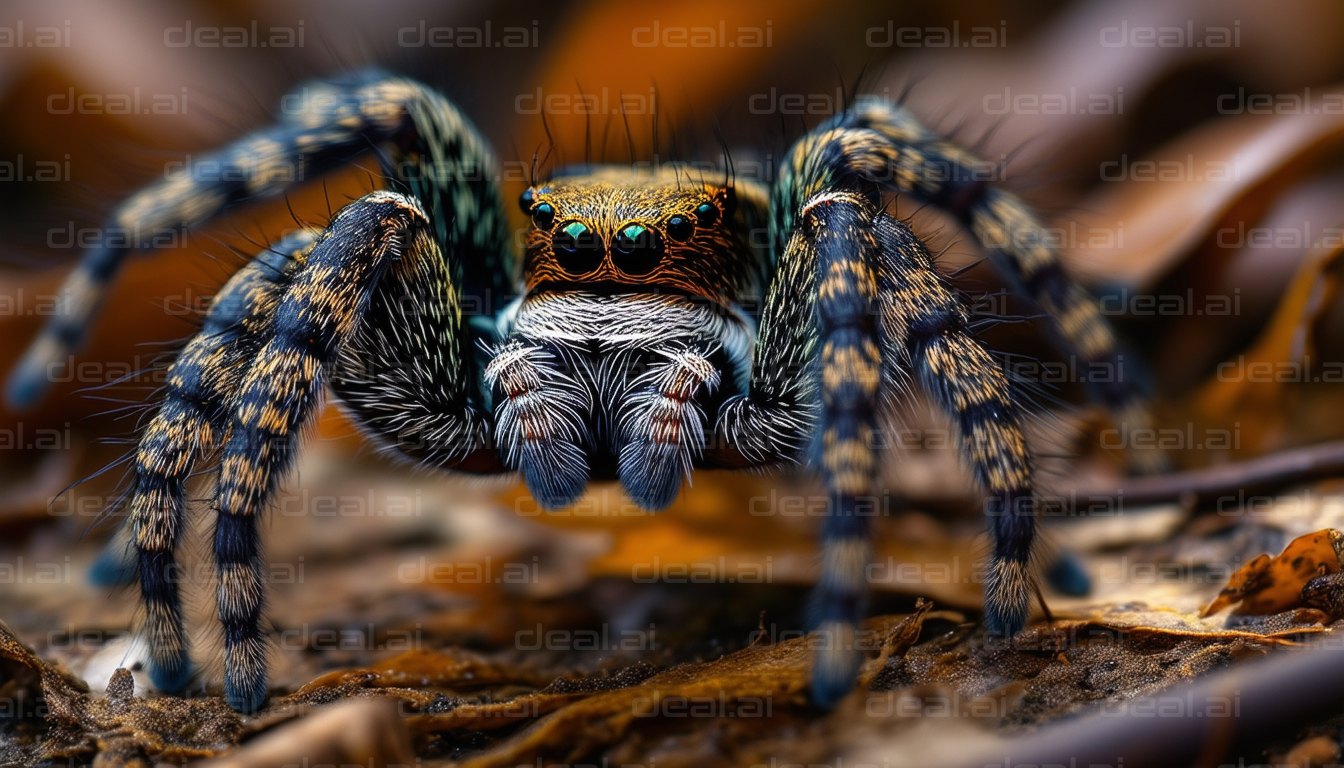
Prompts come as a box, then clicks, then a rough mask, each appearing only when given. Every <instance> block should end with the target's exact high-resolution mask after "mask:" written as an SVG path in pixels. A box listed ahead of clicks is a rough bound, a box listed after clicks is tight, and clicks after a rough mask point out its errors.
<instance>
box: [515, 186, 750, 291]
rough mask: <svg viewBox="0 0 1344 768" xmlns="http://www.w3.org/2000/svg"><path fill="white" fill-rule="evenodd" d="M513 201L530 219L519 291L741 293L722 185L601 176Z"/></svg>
mask: <svg viewBox="0 0 1344 768" xmlns="http://www.w3.org/2000/svg"><path fill="white" fill-rule="evenodd" d="M519 204H520V205H521V207H522V209H523V211H524V212H525V213H526V214H528V215H529V216H530V217H531V218H532V229H531V231H530V233H529V236H528V242H527V255H526V257H525V259H524V262H523V265H524V266H523V272H524V278H525V281H526V283H527V288H528V290H529V291H532V290H534V289H537V288H543V287H558V288H570V289H574V288H582V289H585V290H601V291H612V292H635V291H639V292H650V293H654V292H661V291H663V290H671V291H675V292H681V293H688V294H692V295H697V296H705V297H707V298H712V299H722V298H728V297H732V296H735V295H736V294H737V293H738V292H739V290H740V289H741V287H742V280H743V274H744V266H745V265H744V259H743V252H742V248H741V247H740V245H739V243H740V240H739V238H738V237H737V236H736V233H735V230H734V221H735V219H734V209H735V207H736V197H735V195H734V193H733V189H732V187H726V186H720V185H714V184H708V183H703V182H700V181H697V182H695V183H689V182H688V181H687V179H686V177H685V175H684V174H683V175H682V176H681V177H680V179H678V178H677V176H676V175H675V174H674V173H672V172H669V173H666V174H659V175H648V176H632V175H631V173H630V171H629V169H619V170H618V169H610V170H603V171H598V172H595V173H586V174H584V175H582V176H567V177H560V178H556V179H552V180H551V181H549V182H546V183H545V184H539V185H537V186H535V187H532V188H530V189H528V190H527V191H526V192H524V193H523V195H522V197H521V198H520V200H519Z"/></svg>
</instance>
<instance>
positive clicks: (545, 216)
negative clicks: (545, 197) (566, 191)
mask: <svg viewBox="0 0 1344 768" xmlns="http://www.w3.org/2000/svg"><path fill="white" fill-rule="evenodd" d="M553 221H555V208H553V207H552V206H551V204H550V203H538V204H537V206H536V207H535V208H533V209H532V223H533V224H534V225H536V227H537V229H550V228H551V222H553Z"/></svg>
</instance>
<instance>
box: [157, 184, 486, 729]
mask: <svg viewBox="0 0 1344 768" xmlns="http://www.w3.org/2000/svg"><path fill="white" fill-rule="evenodd" d="M300 261H301V265H300V266H297V267H294V268H293V273H292V275H287V276H286V278H285V279H284V280H283V281H282V282H283V285H282V286H280V288H279V289H277V290H274V291H273V292H272V293H270V294H269V296H270V298H269V299H268V300H267V301H266V302H261V303H258V304H257V305H256V306H255V311H253V312H251V314H250V315H249V317H251V318H252V319H253V322H254V324H255V323H259V324H261V325H263V326H264V328H263V329H261V330H259V331H258V332H256V333H252V334H249V335H248V339H251V341H249V342H248V345H241V342H234V343H230V342H228V341H225V343H223V344H222V345H220V351H222V352H228V353H234V354H236V353H237V352H238V351H239V350H242V351H243V352H245V353H247V354H245V355H244V356H243V358H241V359H242V361H241V362H239V364H238V365H237V366H236V367H235V369H236V371H237V372H236V373H234V374H233V378H232V379H230V380H229V381H227V382H226V385H227V386H226V387H225V388H229V389H231V393H230V394H229V395H228V397H227V399H226V407H225V409H224V410H225V411H226V412H225V414H224V416H223V418H222V422H223V428H222V434H223V435H224V439H223V449H222V452H221V457H220V467H219V482H218V490H217V498H216V501H215V507H216V512H217V517H216V524H215V540H214V556H215V562H216V567H217V570H218V576H219V584H218V587H217V593H216V597H217V608H218V611H219V618H220V621H221V623H222V624H223V627H224V649H225V662H224V671H225V692H226V696H227V698H228V701H229V703H230V705H231V706H233V707H234V708H235V709H239V710H242V711H254V710H256V709H258V708H259V707H260V706H261V705H262V704H263V703H264V701H265V697H266V679H267V669H266V655H265V651H266V640H265V632H264V630H263V627H262V623H263V618H262V611H263V608H264V604H265V579H266V576H265V569H264V566H263V561H262V552H261V542H260V538H259V534H258V530H257V522H258V520H259V516H260V515H261V514H262V513H263V512H264V511H265V509H266V506H267V504H268V503H269V501H270V500H271V498H272V497H273V495H274V493H275V491H276V489H277V487H278V485H279V483H280V481H281V480H282V479H283V478H284V476H285V474H286V473H287V471H288V470H289V469H290V468H291V466H292V464H293V461H294V456H295V453H296V451H297V449H298V446H299V438H300V434H301V432H302V431H303V428H304V426H305V425H306V424H308V423H309V421H310V420H311V417H312V416H313V415H315V413H316V412H317V407H318V404H319V403H320V400H321V394H322V392H323V388H324V386H325V384H326V383H327V379H328V376H329V374H330V372H331V371H333V370H335V371H342V370H345V368H343V367H342V365H341V358H342V355H343V353H344V352H346V351H347V347H349V346H350V343H351V342H352V341H358V340H359V339H360V338H361V334H362V333H363V332H364V328H363V324H364V323H365V322H366V320H367V319H368V317H369V315H370V313H371V311H373V312H377V311H378V310H379V308H380V307H382V308H383V309H384V310H386V302H385V301H381V300H380V297H386V296H387V295H391V296H393V297H395V296H398V295H405V294H409V293H412V291H411V290H410V289H406V290H401V289H398V288H395V287H396V286H402V287H405V286H411V285H420V284H421V282H422V277H423V275H424V274H425V273H426V272H425V270H426V269H427V265H430V267H431V268H429V270H428V273H429V274H440V275H441V274H444V273H446V272H447V271H448V270H447V269H446V267H445V264H446V260H445V257H444V255H443V254H442V253H441V250H440V248H439V246H438V243H437V241H436V240H435V239H434V237H433V235H432V227H431V224H430V219H429V217H428V216H427V215H426V214H425V212H424V211H423V209H421V207H420V206H419V204H418V203H416V202H415V201H414V200H413V199H411V198H408V197H405V196H403V195H400V194H396V193H392V192H375V193H373V194H370V195H367V196H365V197H363V198H361V199H360V200H357V201H355V202H354V203H351V204H350V205H348V206H346V207H345V208H343V209H342V210H341V211H340V212H339V213H337V215H336V217H335V218H334V219H333V221H332V223H331V225H330V226H329V227H328V229H327V230H326V231H325V232H324V233H323V234H322V236H321V238H320V239H319V240H318V241H317V242H316V243H315V244H313V245H312V246H311V248H310V250H308V251H307V253H306V255H305V256H304V257H303V258H302V259H301V260H300ZM433 265H437V266H433ZM388 285H390V286H394V289H393V290H392V291H391V292H390V294H389V293H388V292H384V291H382V290H380V289H382V288H383V287H384V286H388ZM456 290H457V289H456V287H455V286H454V285H453V284H451V283H447V284H443V285H439V286H437V292H438V293H439V295H441V296H442V297H443V298H444V300H445V302H446V306H445V307H444V308H443V309H444V311H442V312H438V313H436V314H435V315H434V316H433V317H428V318H425V319H423V321H422V322H423V323H424V324H425V325H427V326H428V325H434V326H435V327H433V328H430V329H428V335H429V337H430V338H432V339H433V340H434V341H435V342H436V343H438V344H441V345H442V348H435V349H429V350H424V351H425V352H426V353H434V354H439V355H442V357H443V358H445V359H451V360H457V361H462V360H463V359H464V356H463V355H464V350H465V349H469V346H468V345H467V344H466V341H465V332H464V330H463V327H462V322H461V313H460V310H459V308H458V306H457V303H456ZM435 321H437V323H438V324H437V325H436V324H435ZM193 343H195V342H193ZM190 349H191V344H189V345H188V350H190ZM346 367H347V368H348V366H346ZM235 369H230V370H235ZM173 370H174V371H175V372H176V373H177V374H180V375H181V376H184V377H187V376H192V375H196V374H198V373H200V372H202V371H207V372H208V371H209V370H211V369H210V367H209V364H208V361H199V362H198V361H196V360H195V359H194V358H184V359H183V360H182V361H181V362H180V363H179V364H177V365H175V366H174V369H173ZM462 370H463V371H465V370H466V368H465V366H464V367H463V369H462ZM380 375H381V377H384V378H385V376H386V372H382V373H381V374H380ZM376 378H377V377H376ZM467 382H468V378H467V377H466V376H465V375H461V374H460V373H459V375H457V376H454V377H451V378H449V379H448V380H446V381H443V382H439V384H440V385H441V386H442V387H446V388H447V390H451V391H442V392H440V394H441V395H442V396H443V397H442V398H441V399H439V400H437V401H432V400H430V401H423V400H424V399H423V398H417V397H416V396H412V397H410V398H408V399H409V400H410V402H408V403H404V404H403V406H404V407H405V408H406V409H407V411H408V412H411V411H414V410H415V409H417V408H419V409H420V410H424V411H427V412H428V411H435V412H436V418H437V421H435V420H432V419H431V420H429V421H431V422H433V423H436V424H437V425H438V426H439V427H446V426H447V425H446V424H444V422H445V421H450V420H457V421H460V422H463V423H464V424H466V425H467V427H468V428H464V429H450V430H448V432H447V434H452V435H455V436H459V437H460V436H461V435H468V436H474V437H472V438H471V439H469V440H466V441H459V442H456V443H454V444H451V445H439V446H421V447H422V448H425V449H426V450H428V451H429V452H430V453H432V454H434V455H438V456H440V457H443V461H442V465H444V466H453V461H454V460H455V461H457V462H464V461H468V460H470V459H471V457H473V456H474V455H475V454H477V453H479V452H481V451H488V449H487V448H485V446H484V445H483V444H473V442H472V441H473V440H475V441H477V442H480V443H483V441H484V440H485V439H486V438H485V430H484V428H483V427H481V424H482V423H483V416H482V415H481V414H480V413H478V412H477V411H476V410H475V408H474V407H473V406H472V404H471V402H470V398H469V394H470V393H469V392H468V383H467ZM417 400H421V401H417ZM160 417H165V418H167V419H168V423H169V425H170V426H176V425H177V423H178V422H177V421H174V419H173V411H172V401H170V402H169V403H166V404H165V406H164V408H163V409H161V411H160V414H159V416H156V420H157V419H159V418H160ZM368 418H369V419H370V422H371V424H372V425H373V426H377V425H380V424H383V422H381V421H379V417H378V415H377V414H372V415H368ZM471 425H476V426H474V427H473V426H471ZM194 428H195V431H194V432H193V431H192V430H191V429H187V428H172V429H166V430H165V429H155V428H153V427H151V429H150V430H147V432H146V433H145V435H144V436H143V437H142V440H141V446H140V455H141V456H142V457H144V459H145V461H146V463H147V464H148V465H150V466H163V465H174V466H176V463H177V462H180V461H181V460H182V458H181V457H183V456H187V455H190V454H191V452H192V449H193V447H194V443H193V441H199V440H200V427H199V425H195V427H194ZM408 432H409V434H413V435H415V436H417V438H418V439H423V437H424V433H423V432H422V431H418V430H416V429H414V428H409V430H408ZM207 434H208V433H207ZM450 458H451V459H452V460H449V459H450ZM184 477H185V476H184V475H182V476H180V477H179V480H180V478H184ZM181 507H182V503H181V500H180V499H177V500H176V501H175V502H174V504H172V505H167V504H165V503H164V502H163V499H162V491H161V490H160V489H159V488H156V487H155V486H154V485H153V484H152V483H151V484H140V483H137V485H136V487H135V489H134V496H133V498H132V502H131V510H132V512H131V514H132V519H131V520H132V524H133V525H134V526H135V531H136V538H137V541H138V542H140V544H139V547H138V548H139V559H140V574H141V580H142V586H141V588H142V591H143V593H144V596H145V599H146V604H147V607H148V609H149V610H148V615H149V621H150V623H149V624H148V625H147V626H146V629H147V630H148V631H149V632H150V636H149V641H150V643H151V646H152V648H153V651H152V654H151V656H152V663H151V674H153V675H154V679H155V682H156V684H163V685H164V687H165V688H167V689H168V690H173V688H174V685H176V687H178V688H180V686H181V683H183V682H185V679H184V675H185V670H186V664H185V661H186V651H185V634H184V633H182V631H181V617H180V608H179V607H178V605H177V601H176V586H175V585H171V586H170V587H169V588H168V589H169V590H170V591H171V596H170V597H168V598H167V599H160V592H161V591H162V587H161V584H160V582H162V581H171V565H172V552H173V549H174V548H175V545H176V543H177V539H178V533H179V531H178V524H179V523H180V517H181ZM165 625H166V626H169V627H176V632H175V634H174V632H171V631H170V632H167V633H164V632H163V631H162V628H163V626H165Z"/></svg>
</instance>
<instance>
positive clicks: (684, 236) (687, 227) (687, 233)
mask: <svg viewBox="0 0 1344 768" xmlns="http://www.w3.org/2000/svg"><path fill="white" fill-rule="evenodd" d="M667 234H668V237H671V238H672V239H673V240H680V241H683V242H685V241H686V240H689V239H691V235H694V234H695V223H694V222H692V221H691V220H690V219H688V218H686V217H685V216H673V217H672V218H670V219H668V220H667Z"/></svg>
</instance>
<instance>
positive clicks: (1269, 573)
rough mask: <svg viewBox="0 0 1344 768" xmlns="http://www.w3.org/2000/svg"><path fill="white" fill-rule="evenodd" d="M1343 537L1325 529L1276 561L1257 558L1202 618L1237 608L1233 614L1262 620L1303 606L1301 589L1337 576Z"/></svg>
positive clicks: (1236, 575) (1301, 539)
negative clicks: (1263, 617) (1262, 617)
mask: <svg viewBox="0 0 1344 768" xmlns="http://www.w3.org/2000/svg"><path fill="white" fill-rule="evenodd" d="M1341 554H1344V533H1340V532H1339V531H1336V530H1334V529H1333V528H1327V529H1325V530H1321V531H1316V532H1315V533H1308V534H1306V535H1304V536H1299V537H1297V538H1296V539H1293V540H1292V541H1291V542H1289V544H1288V546H1287V547H1285V548H1284V550H1283V552H1281V553H1280V554H1278V555H1277V556H1275V557H1272V558H1271V557H1270V556H1269V555H1260V556H1259V557H1257V558H1255V559H1254V560H1251V561H1250V562H1248V563H1246V564H1245V565H1243V566H1242V567H1241V568H1238V569H1237V570H1236V571H1235V572H1234V573H1233V574H1232V576H1231V577H1230V578H1229V579H1228V582H1227V586H1226V587H1224V588H1223V591H1222V592H1220V593H1218V597H1217V598H1215V599H1214V600H1213V602H1211V603H1209V605H1208V606H1207V607H1205V608H1204V610H1203V611H1201V612H1200V615H1201V616H1212V615H1213V614H1215V613H1218V612H1219V611H1221V610H1223V609H1225V608H1227V607H1228V606H1231V605H1236V608H1235V610H1234V611H1233V613H1235V614H1237V615H1241V616H1263V615H1266V614H1271V613H1277V612H1279V611H1286V610H1288V609H1290V608H1293V607H1295V606H1298V605H1301V604H1302V588H1303V587H1305V586H1306V585H1307V582H1309V581H1311V580H1312V579H1314V578H1316V577H1317V576H1324V575H1326V574H1331V573H1338V572H1339V569H1340V560H1341Z"/></svg>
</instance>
